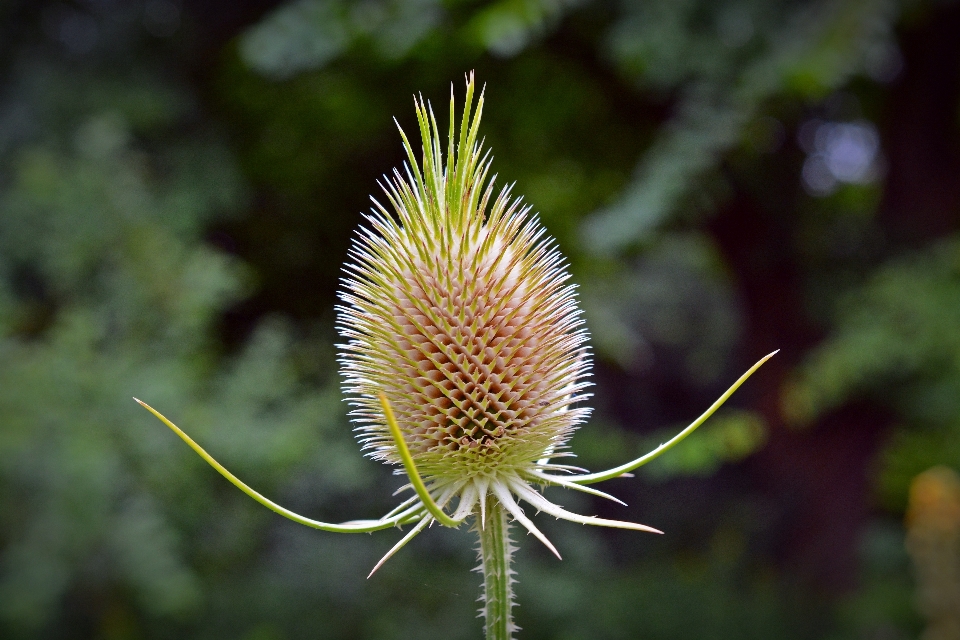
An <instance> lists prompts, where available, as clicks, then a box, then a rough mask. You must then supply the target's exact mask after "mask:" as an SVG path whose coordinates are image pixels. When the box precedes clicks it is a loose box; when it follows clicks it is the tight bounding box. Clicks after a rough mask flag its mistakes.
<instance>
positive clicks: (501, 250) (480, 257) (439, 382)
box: [137, 74, 776, 640]
mask: <svg viewBox="0 0 960 640" xmlns="http://www.w3.org/2000/svg"><path fill="white" fill-rule="evenodd" d="M473 96H474V82H473V76H472V74H471V75H469V76H468V77H467V96H466V105H465V107H464V110H463V116H462V117H461V119H460V122H459V127H457V126H456V112H455V105H454V100H453V97H452V96H451V100H450V128H449V139H448V143H447V149H446V153H445V154H444V152H443V149H442V147H441V143H440V135H439V127H438V125H437V120H436V118H435V117H434V115H433V112H432V110H431V108H430V106H429V104H428V103H425V102H424V101H423V100H422V99H420V100H417V101H416V109H417V118H418V121H419V127H420V135H421V137H422V139H423V147H422V159H421V161H418V159H417V156H416V154H415V153H414V151H413V147H412V146H411V145H410V142H409V140H408V139H407V137H406V135H404V133H403V130H402V129H401V131H400V134H401V136H402V138H403V143H404V147H405V148H406V151H407V157H408V164H407V166H406V167H405V171H404V172H403V173H401V172H400V171H397V170H394V172H393V176H392V178H389V179H387V180H386V182H385V183H384V184H383V185H381V186H382V187H383V189H384V192H385V194H386V199H387V201H388V203H389V205H390V209H388V208H387V207H385V206H383V205H381V204H380V203H379V202H377V201H376V200H375V199H374V205H375V207H376V208H375V210H374V212H373V213H371V214H370V215H369V216H368V217H367V220H368V223H369V225H370V226H369V228H367V229H361V231H360V233H359V236H358V238H357V240H356V241H355V242H354V245H353V247H352V248H351V251H350V255H351V259H352V260H353V262H351V263H348V264H347V265H346V267H345V270H346V271H347V274H348V276H347V277H346V279H345V280H344V286H345V289H346V290H345V291H344V292H343V294H342V296H341V297H342V301H343V305H342V306H340V307H338V327H339V330H340V333H341V335H342V336H343V337H345V338H346V343H345V344H343V345H341V346H340V348H341V357H340V363H341V367H342V373H343V377H344V390H345V391H346V393H347V396H348V398H349V401H350V403H351V405H352V406H353V410H352V412H351V416H352V418H353V420H354V421H355V422H356V423H357V425H358V427H357V430H358V432H359V437H360V440H361V442H362V444H363V448H364V449H365V450H366V451H367V453H368V455H370V456H371V457H373V458H375V459H377V460H381V461H383V462H385V463H388V464H402V465H403V470H404V471H405V472H406V474H407V476H408V477H409V480H410V483H409V484H408V485H406V487H404V489H410V490H412V491H413V492H414V495H412V496H411V497H409V498H408V499H407V500H405V501H403V502H402V503H401V504H399V505H398V506H397V507H396V508H395V509H394V510H393V511H391V512H390V513H388V514H386V515H385V516H383V517H382V518H380V519H378V520H354V521H351V522H344V523H341V524H330V523H326V522H320V521H317V520H312V519H310V518H305V517H304V516H301V515H298V514H296V513H293V512H291V511H289V510H287V509H285V508H283V507H281V506H280V505H278V504H276V503H274V502H272V501H270V500H269V499H267V498H265V497H264V496H262V495H260V494H259V493H257V492H256V491H254V490H253V489H251V488H250V487H248V486H247V485H246V484H244V483H243V482H241V481H240V480H239V479H238V478H237V477H236V476H234V475H233V474H232V473H230V472H229V471H227V470H226V469H225V468H224V467H223V466H222V465H220V464H219V463H218V462H217V461H216V460H214V459H213V458H212V457H211V456H210V455H209V454H208V453H207V452H206V451H204V450H203V449H202V448H201V447H200V446H199V445H198V444H197V443H196V442H194V441H193V440H192V439H190V437H189V436H187V435H186V434H185V433H184V432H183V431H181V430H180V429H179V428H177V427H176V425H174V424H173V423H172V422H170V421H169V420H167V419H166V418H165V417H163V416H162V415H161V414H160V413H158V412H157V411H155V410H154V409H152V408H151V407H149V406H148V405H146V404H144V403H142V402H141V404H143V405H144V406H145V407H146V408H147V409H148V410H149V411H151V412H152V413H153V414H154V415H156V416H157V417H158V418H159V419H160V420H162V421H163V422H164V423H165V424H166V425H167V426H169V427H170V428H171V429H173V430H174V431H175V432H176V433H177V434H178V435H179V436H180V437H181V438H183V439H184V440H185V441H186V442H187V443H188V444H189V445H190V446H191V447H192V448H193V449H194V450H195V451H196V452H197V453H198V454H199V455H200V456H202V457H203V458H204V459H205V460H206V461H207V462H209V463H210V464H211V465H212V466H213V467H214V468H216V469H217V471H219V472H220V473H221V474H222V475H223V476H224V477H226V478H227V479H228V480H229V481H230V482H232V483H233V484H235V485H236V486H237V487H239V488H240V489H241V490H242V491H244V492H245V493H246V494H247V495H249V496H251V497H252V498H254V499H255V500H257V501H258V502H260V503H261V504H263V505H265V506H266V507H268V508H270V509H272V510H273V511H275V512H277V513H279V514H281V515H283V516H285V517H287V518H290V519H291V520H294V521H296V522H299V523H301V524H305V525H307V526H310V527H314V528H317V529H323V530H326V531H335V532H343V533H361V532H370V531H376V530H379V529H387V528H390V527H394V526H398V527H399V526H404V525H413V527H412V528H411V529H410V530H409V531H408V533H407V534H406V535H405V536H404V537H403V538H402V539H401V540H400V541H399V542H398V543H397V544H396V545H394V547H393V548H392V549H391V550H390V551H389V552H388V553H387V554H386V555H385V556H384V557H383V559H381V560H380V562H379V563H377V565H376V566H375V567H374V571H376V569H377V568H378V567H380V566H381V565H382V564H383V562H384V561H386V560H387V558H389V557H391V556H392V555H393V554H394V553H396V551H398V550H399V549H400V548H401V547H403V546H404V545H405V544H406V543H407V542H409V541H410V540H411V539H412V538H413V537H414V536H416V535H417V534H418V533H420V532H421V531H423V530H424V529H425V528H426V527H427V526H428V525H430V524H431V523H433V522H435V521H436V522H440V523H441V524H444V525H446V526H451V527H457V526H459V525H460V524H462V523H463V522H465V521H466V520H468V519H472V520H473V522H474V525H475V528H476V530H477V531H478V532H479V534H480V550H481V569H482V571H483V575H484V608H483V609H482V613H483V615H484V617H485V621H486V631H487V637H488V638H489V639H496V640H506V639H508V638H510V637H512V633H513V631H514V630H515V626H514V625H513V621H512V617H511V608H512V605H513V594H512V587H511V585H512V582H513V578H512V575H513V572H512V571H511V570H510V555H511V552H512V550H513V546H512V544H511V543H510V540H509V534H508V529H509V518H512V519H513V520H515V521H516V522H519V523H520V524H521V525H522V526H523V527H525V528H526V529H527V530H528V531H529V532H531V533H532V534H533V535H535V536H536V537H537V538H538V539H540V540H541V541H542V542H543V543H544V544H545V545H546V546H547V547H549V548H550V550H551V551H553V553H554V554H556V555H557V557H559V555H560V554H559V553H557V550H556V548H554V546H553V545H552V544H551V543H550V541H549V540H547V538H546V537H545V536H544V535H543V534H542V533H541V532H540V530H539V529H537V527H536V526H535V525H534V523H533V522H532V521H531V520H530V519H529V518H528V517H527V516H526V515H525V514H524V512H523V509H522V508H521V507H520V504H519V502H520V501H523V502H526V503H527V504H529V505H530V506H532V507H534V508H535V509H537V510H538V511H543V512H545V513H548V514H550V515H552V516H555V517H557V518H563V519H566V520H570V521H572V522H578V523H581V524H593V525H600V526H606V527H618V528H624V529H634V530H639V531H653V532H657V533H659V532H658V531H657V530H656V529H653V528H651V527H648V526H646V525H642V524H636V523H632V522H621V521H618V520H606V519H603V518H596V517H592V516H582V515H578V514H575V513H571V512H569V511H567V510H566V509H564V508H562V507H560V506H559V505H556V504H554V503H552V502H550V501H548V500H547V499H546V498H544V497H543V495H542V494H541V493H540V492H539V491H537V490H536V489H535V487H536V486H547V485H557V486H562V487H567V488H570V489H576V490H579V491H584V492H586V493H590V494H593V495H597V496H602V497H605V498H609V499H611V500H615V501H616V502H620V501H619V500H616V498H613V497H612V496H609V495H607V494H606V493H603V492H601V491H597V490H596V489H593V488H590V487H589V486H588V485H590V484H593V483H596V482H601V481H603V480H608V479H611V478H616V477H618V476H622V475H625V474H628V473H629V472H630V471H632V470H634V469H636V468H637V467H639V466H641V465H643V464H646V463H647V462H649V461H650V460H653V459H654V458H656V457H658V456H659V455H661V454H662V453H664V452H666V451H667V450H668V449H670V448H671V447H673V446H674V445H675V444H677V443H678V442H680V441H681V440H683V439H684V438H685V437H686V436H688V435H689V434H690V433H692V432H693V431H694V430H695V429H696V428H697V427H699V426H700V425H701V424H702V423H703V422H704V421H705V420H706V419H707V418H708V417H709V416H710V415H712V414H713V413H714V412H715V411H716V410H717V409H718V408H719V407H720V405H722V404H723V403H724V402H725V401H726V400H727V398H729V397H730V395H732V394H733V392H734V391H735V390H736V389H737V388H738V387H739V386H740V385H741V384H743V382H744V381H745V380H746V379H747V378H748V377H749V376H750V375H751V374H753V372H754V371H756V370H757V369H758V368H759V367H760V365H761V364H763V363H764V362H765V361H766V360H767V359H768V358H770V357H771V356H772V355H773V354H770V355H768V356H766V357H765V358H763V359H762V360H760V362H758V363H757V364H755V365H754V366H753V367H752V368H751V369H750V370H748V371H747V372H746V373H745V374H743V375H742V376H741V377H740V379H739V380H737V381H736V382H735V383H734V384H733V386H731V387H730V389H728V390H727V391H726V392H725V393H724V394H723V395H722V396H721V397H720V398H719V399H718V400H717V401H716V402H715V403H714V404H713V405H711V406H710V408H709V409H707V411H706V412H704V414H703V415H701V416H700V417H699V418H697V420H695V421H694V422H693V423H692V424H690V425H689V426H688V427H687V428H686V429H684V430H683V431H681V432H680V433H679V434H678V435H677V436H675V437H674V438H673V439H672V440H670V441H669V442H666V443H664V444H662V445H660V446H659V447H658V448H657V449H655V450H654V451H652V452H650V453H648V454H646V455H644V456H641V457H639V458H637V459H636V460H632V461H631V462H628V463H626V464H623V465H620V466H619V467H615V468H613V469H609V470H607V471H603V472H599V473H587V472H586V471H584V470H583V469H579V468H577V467H571V466H568V465H564V464H559V463H557V462H555V461H554V460H556V459H558V458H563V457H565V456H570V455H572V454H571V453H569V452H568V451H566V449H565V447H566V444H567V441H568V440H569V438H570V436H571V434H572V433H573V431H574V429H576V427H577V426H578V425H579V424H581V423H582V422H583V421H584V420H585V419H586V417H587V415H588V413H589V410H588V409H586V408H584V407H582V406H579V405H578V403H580V402H581V401H583V400H584V399H585V398H586V397H587V394H585V393H584V392H583V390H584V388H585V387H586V386H587V385H588V383H587V381H586V378H587V376H588V375H589V369H590V359H589V354H588V351H587V347H586V339H587V336H586V331H585V330H584V328H583V326H582V325H583V323H582V320H581V318H580V309H579V308H578V307H577V302H576V297H575V295H574V288H573V286H572V285H570V284H568V283H567V280H568V279H569V274H568V273H567V270H566V268H565V263H564V260H563V258H562V256H561V255H560V254H559V252H558V251H557V250H556V248H555V245H554V244H553V241H552V240H551V239H550V238H549V237H548V236H547V235H546V234H545V231H544V229H543V227H541V226H540V225H539V224H538V223H537V222H536V220H535V219H534V218H532V217H531V216H529V215H528V214H529V207H524V206H521V202H520V199H519V198H513V197H512V196H511V192H510V187H505V188H503V189H502V190H501V191H500V193H499V194H498V195H497V196H496V197H495V198H494V192H493V182H494V178H493V177H491V176H490V175H489V171H490V157H489V154H488V153H487V152H484V151H483V149H482V145H481V143H480V142H478V140H477V134H478V129H479V125H480V116H481V113H482V111H483V96H482V95H481V96H480V97H479V99H478V100H477V104H476V109H474V108H473ZM774 353H776V352H774ZM137 402H140V401H139V400H138V401H137ZM621 504H623V503H621ZM448 506H451V508H452V514H450V515H448V514H447V513H446V512H445V511H444V509H445V508H447V507H448ZM371 573H373V572H371Z"/></svg>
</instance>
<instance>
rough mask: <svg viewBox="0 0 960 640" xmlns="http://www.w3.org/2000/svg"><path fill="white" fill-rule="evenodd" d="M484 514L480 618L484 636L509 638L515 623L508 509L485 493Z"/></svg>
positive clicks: (481, 541) (497, 638)
mask: <svg viewBox="0 0 960 640" xmlns="http://www.w3.org/2000/svg"><path fill="white" fill-rule="evenodd" d="M486 501H487V505H486V511H487V517H486V523H485V525H484V526H483V528H482V529H481V528H480V518H479V517H478V518H477V529H478V530H479V533H480V569H481V570H482V571H483V618H484V627H485V631H486V640H511V638H513V631H514V630H515V629H516V627H515V626H514V624H513V617H512V616H511V615H510V613H511V610H512V609H513V588H512V586H513V571H511V570H510V558H511V556H512V555H513V550H514V546H513V544H511V543H510V531H509V523H508V521H507V518H508V515H507V511H506V510H505V509H504V508H503V507H502V506H501V505H500V502H499V501H498V500H497V499H496V498H494V497H493V496H487V497H486Z"/></svg>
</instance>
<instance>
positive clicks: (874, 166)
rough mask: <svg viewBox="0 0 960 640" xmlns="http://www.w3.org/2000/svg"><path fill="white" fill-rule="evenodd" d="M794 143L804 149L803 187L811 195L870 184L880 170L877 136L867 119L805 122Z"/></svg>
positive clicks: (878, 140)
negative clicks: (842, 186) (851, 185)
mask: <svg viewBox="0 0 960 640" xmlns="http://www.w3.org/2000/svg"><path fill="white" fill-rule="evenodd" d="M797 142H798V143H799V144H800V147H801V148H802V149H803V150H804V151H806V152H807V159H806V161H805V162H804V163H803V170H802V178H803V186H804V187H805V188H806V189H807V192H808V193H810V194H811V195H813V196H818V197H822V196H827V195H830V194H831V193H833V192H834V191H835V190H836V189H837V187H838V186H840V185H841V184H844V183H846V184H870V183H872V182H876V181H877V179H879V177H880V174H881V173H882V172H881V165H882V162H881V155H880V135H879V133H878V132H877V128H876V127H875V126H874V125H873V124H872V123H870V122H867V121H865V120H858V121H856V122H825V121H822V120H818V119H814V120H809V121H807V122H806V123H804V124H803V125H802V126H801V127H800V130H799V131H798V133H797Z"/></svg>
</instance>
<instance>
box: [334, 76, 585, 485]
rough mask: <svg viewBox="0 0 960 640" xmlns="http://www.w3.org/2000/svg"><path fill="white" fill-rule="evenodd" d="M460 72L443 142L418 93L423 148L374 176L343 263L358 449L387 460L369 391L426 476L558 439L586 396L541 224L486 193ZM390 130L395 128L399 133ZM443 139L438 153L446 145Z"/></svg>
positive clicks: (346, 373)
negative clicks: (379, 194) (381, 196)
mask: <svg viewBox="0 0 960 640" xmlns="http://www.w3.org/2000/svg"><path fill="white" fill-rule="evenodd" d="M473 89H474V84H473V78H472V75H471V76H469V77H468V80H467V98H466V105H465V108H464V113H463V117H462V119H461V121H460V123H459V128H456V127H455V118H454V106H453V99H452V97H451V110H450V129H449V142H448V145H447V150H446V154H444V153H443V152H442V149H441V144H440V140H439V135H438V126H437V120H436V118H435V117H434V115H433V112H432V109H431V108H430V106H429V105H428V104H425V103H424V102H423V100H422V99H420V100H418V101H416V108H417V117H418V120H419V124H420V132H421V135H422V138H423V152H422V160H421V161H419V162H418V159H417V158H416V156H415V155H414V153H413V149H412V147H411V146H410V144H409V142H408V141H407V138H406V136H403V139H404V144H405V147H406V150H407V154H408V161H409V165H408V166H407V167H406V168H405V171H404V173H401V172H400V171H397V170H394V172H393V175H392V177H390V178H385V182H384V183H383V184H382V185H381V186H382V187H383V189H384V192H385V195H386V200H387V201H388V204H389V208H388V207H386V206H383V205H381V204H380V202H378V201H377V200H376V199H372V200H373V202H374V206H375V210H374V211H373V212H372V213H371V214H370V215H368V216H367V221H368V224H369V227H368V228H367V229H363V230H361V232H360V233H359V235H358V237H357V238H356V240H355V241H354V244H353V247H352V248H351V251H350V256H351V258H350V262H348V264H347V265H346V267H345V270H346V271H347V273H348V276H347V277H346V278H345V280H344V288H345V290H344V292H343V293H342V294H341V299H342V301H343V305H342V306H340V307H338V325H339V330H340V333H341V335H342V336H343V337H344V338H346V340H347V342H346V343H345V344H342V345H340V348H341V357H340V363H341V371H342V374H343V378H344V390H345V392H346V394H347V395H348V398H349V401H350V403H351V404H352V406H353V410H352V412H351V416H352V418H353V420H354V421H355V422H356V424H357V425H358V432H359V437H360V440H361V441H362V443H363V446H364V448H365V449H366V451H367V453H368V455H370V456H371V457H373V458H375V459H378V460H381V461H384V462H388V463H399V462H400V456H399V454H398V451H397V446H396V444H395V441H394V439H393V438H392V437H391V433H390V430H389V428H388V425H387V423H386V419H385V417H384V412H383V408H382V404H381V401H380V400H379V394H380V393H381V392H382V393H383V394H384V395H385V396H386V397H387V399H388V400H389V403H390V405H391V406H392V407H393V410H394V412H395V414H396V419H397V423H398V424H399V427H400V430H401V432H402V435H403V439H404V441H405V443H406V445H407V447H408V448H409V451H410V455H411V456H412V458H413V460H414V461H415V463H416V467H417V469H419V470H420V472H421V473H422V474H423V475H424V477H425V478H426V479H428V480H429V479H437V480H451V481H452V480H456V479H469V478H478V477H479V478H483V477H486V478H489V479H490V480H496V479H497V478H498V477H500V476H502V475H504V474H508V475H515V474H517V473H518V472H522V471H523V470H524V469H527V468H531V467H532V466H533V465H534V464H535V463H536V462H537V461H538V460H541V459H543V458H545V457H556V456H557V455H562V449H563V447H564V445H565V444H566V442H567V440H568V439H569V438H570V436H571V434H572V432H573V431H574V429H575V428H576V427H577V425H579V424H580V423H582V422H583V421H584V419H585V418H586V417H587V415H588V412H589V409H587V408H584V407H581V406H577V405H578V403H579V402H581V401H582V400H584V399H585V398H586V397H587V394H585V393H584V392H583V390H584V388H585V387H586V386H588V383H587V381H586V378H587V377H588V376H589V373H590V357H589V353H588V349H587V346H586V341H587V334H586V330H585V329H584V327H583V321H582V319H581V312H580V309H579V308H578V306H577V301H576V295H575V290H574V286H573V285H572V284H570V283H569V273H568V272H567V269H566V266H565V262H564V259H563V257H562V256H561V255H560V253H559V252H558V251H557V249H556V246H555V244H554V242H553V240H552V239H551V238H550V237H549V236H547V235H546V233H545V231H544V229H543V227H542V226H540V224H539V223H538V222H537V221H536V219H535V218H534V217H532V216H530V214H529V207H528V206H523V205H522V204H521V199H520V198H514V197H512V195H511V188H510V186H507V187H504V188H503V189H501V190H500V192H499V194H498V195H497V196H496V197H494V190H493V182H494V178H493V177H490V175H489V170H490V156H489V153H484V150H483V148H482V143H481V142H478V140H477V129H478V126H479V123H480V117H481V113H482V109H483V95H482V94H481V95H480V97H479V99H478V100H477V104H476V109H475V110H473V109H472V107H473V105H472V102H473V92H474V91H473ZM402 134H403V132H402V130H401V135H402ZM444 155H445V157H444Z"/></svg>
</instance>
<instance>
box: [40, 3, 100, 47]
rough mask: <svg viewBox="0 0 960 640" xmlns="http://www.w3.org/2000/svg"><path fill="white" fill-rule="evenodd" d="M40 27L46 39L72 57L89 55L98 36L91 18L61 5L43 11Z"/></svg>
mask: <svg viewBox="0 0 960 640" xmlns="http://www.w3.org/2000/svg"><path fill="white" fill-rule="evenodd" d="M41 25H42V28H43V32H44V34H46V36H47V38H49V39H50V40H53V41H54V42H59V43H60V44H62V45H63V46H64V48H66V50H67V51H68V52H70V53H72V54H74V55H82V54H84V53H89V52H90V51H91V50H93V48H94V46H96V44H97V39H98V38H99V36H100V29H99V27H98V26H97V21H96V20H95V19H94V18H93V16H91V15H90V14H88V13H85V12H83V11H78V10H76V9H73V8H72V7H68V6H66V5H62V4H61V5H54V6H52V7H48V8H47V9H46V10H45V11H44V12H43V17H42V18H41Z"/></svg>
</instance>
